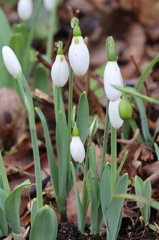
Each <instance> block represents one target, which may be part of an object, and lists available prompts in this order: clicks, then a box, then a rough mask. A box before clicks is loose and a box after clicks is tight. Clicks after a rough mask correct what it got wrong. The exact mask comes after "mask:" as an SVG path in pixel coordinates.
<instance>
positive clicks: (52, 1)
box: [43, 0, 55, 12]
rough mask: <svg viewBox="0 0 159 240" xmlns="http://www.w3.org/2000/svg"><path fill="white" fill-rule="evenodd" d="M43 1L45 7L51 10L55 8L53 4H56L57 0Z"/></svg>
mask: <svg viewBox="0 0 159 240" xmlns="http://www.w3.org/2000/svg"><path fill="white" fill-rule="evenodd" d="M43 2H44V7H45V8H46V10H47V11H49V12H51V11H52V9H53V6H54V4H55V0H43Z"/></svg>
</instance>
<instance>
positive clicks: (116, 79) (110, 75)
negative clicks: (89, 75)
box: [104, 61, 123, 102]
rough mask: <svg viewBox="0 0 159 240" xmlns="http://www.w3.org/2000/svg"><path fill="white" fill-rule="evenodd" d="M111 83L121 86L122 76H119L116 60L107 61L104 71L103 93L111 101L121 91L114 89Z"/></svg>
mask: <svg viewBox="0 0 159 240" xmlns="http://www.w3.org/2000/svg"><path fill="white" fill-rule="evenodd" d="M111 85H117V86H120V87H123V78H122V76H121V72H120V68H119V66H118V64H117V62H116V61H114V62H110V61H108V62H107V64H106V67H105V71H104V89H105V93H106V96H107V98H108V99H109V100H110V101H112V102H113V101H115V100H117V99H118V98H119V97H120V96H121V95H122V92H121V91H118V90H116V89H115V88H113V87H112V86H111Z"/></svg>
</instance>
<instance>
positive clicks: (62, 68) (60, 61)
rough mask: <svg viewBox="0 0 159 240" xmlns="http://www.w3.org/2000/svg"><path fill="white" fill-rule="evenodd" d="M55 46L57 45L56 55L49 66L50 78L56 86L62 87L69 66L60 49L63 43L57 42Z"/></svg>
mask: <svg viewBox="0 0 159 240" xmlns="http://www.w3.org/2000/svg"><path fill="white" fill-rule="evenodd" d="M57 46H58V50H57V56H56V59H55V62H54V63H53V65H52V68H51V78H52V81H53V82H54V84H55V85H56V86H57V87H63V86H64V85H65V84H66V82H67V80H68V76H69V67H68V63H67V61H66V59H65V57H64V55H63V50H62V47H63V43H62V42H58V45H57Z"/></svg>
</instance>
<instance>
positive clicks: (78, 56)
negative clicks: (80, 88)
mask: <svg viewBox="0 0 159 240" xmlns="http://www.w3.org/2000/svg"><path fill="white" fill-rule="evenodd" d="M76 38H78V40H79V43H78V44H77V43H75V39H76ZM68 56H69V61H70V65H71V67H72V69H73V71H74V72H75V74H77V75H78V76H83V75H84V74H85V73H86V72H87V70H88V67H89V62H90V56H89V51H88V48H87V46H86V44H85V42H84V40H83V37H73V38H72V43H71V45H70V48H69V52H68Z"/></svg>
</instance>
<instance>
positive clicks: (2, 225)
mask: <svg viewBox="0 0 159 240" xmlns="http://www.w3.org/2000/svg"><path fill="white" fill-rule="evenodd" d="M0 219H1V221H0V230H1V234H2V235H0V237H1V236H8V234H9V226H8V223H7V221H6V218H5V215H4V211H3V209H2V208H0Z"/></svg>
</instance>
